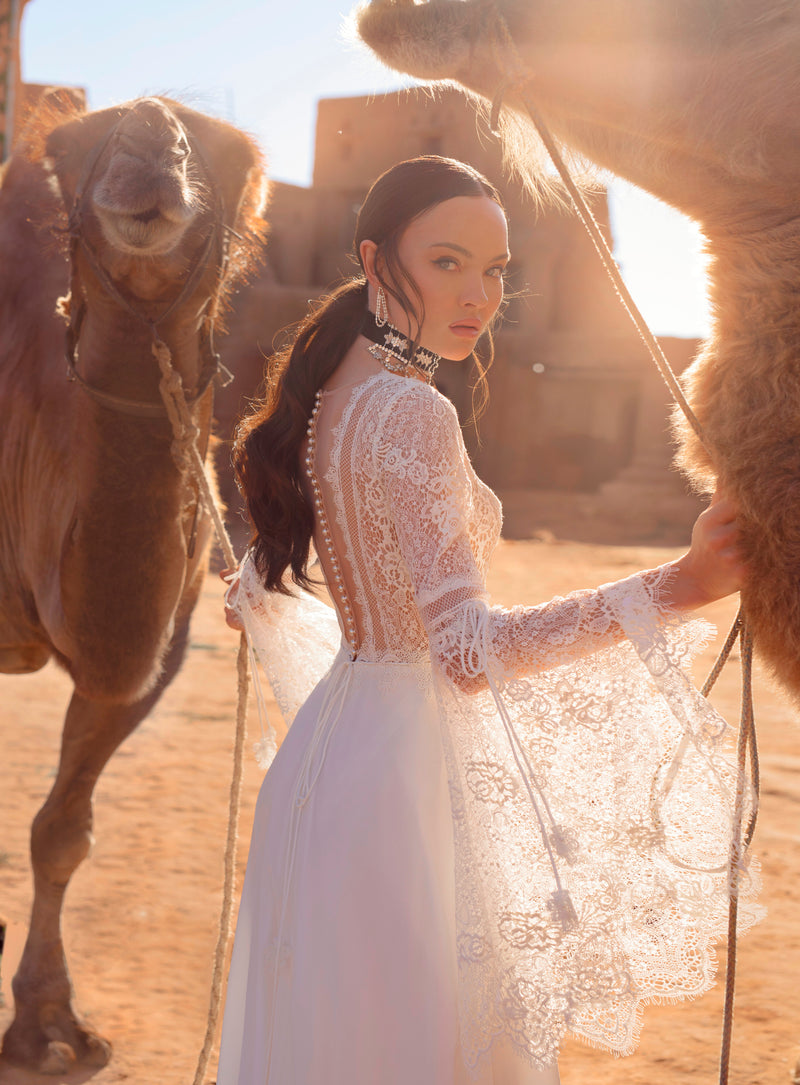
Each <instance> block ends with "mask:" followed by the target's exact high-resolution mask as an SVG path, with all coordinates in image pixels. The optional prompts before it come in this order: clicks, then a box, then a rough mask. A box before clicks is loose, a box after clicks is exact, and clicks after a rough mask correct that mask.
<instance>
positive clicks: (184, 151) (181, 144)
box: [170, 136, 191, 165]
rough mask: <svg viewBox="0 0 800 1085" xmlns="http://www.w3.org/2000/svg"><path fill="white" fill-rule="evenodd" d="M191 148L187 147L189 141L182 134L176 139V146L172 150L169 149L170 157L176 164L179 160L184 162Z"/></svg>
mask: <svg viewBox="0 0 800 1085" xmlns="http://www.w3.org/2000/svg"><path fill="white" fill-rule="evenodd" d="M190 151H191V148H190V147H189V141H188V139H186V138H185V136H182V137H181V138H180V139H179V140H178V146H177V147H175V148H174V150H172V151H170V158H171V159H172V161H173V162H174V163H175V164H176V165H177V164H178V163H179V162H184V161H185V160H186V159H187V158H188V157H189V153H190Z"/></svg>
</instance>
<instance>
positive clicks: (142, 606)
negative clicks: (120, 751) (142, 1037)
mask: <svg viewBox="0 0 800 1085" xmlns="http://www.w3.org/2000/svg"><path fill="white" fill-rule="evenodd" d="M69 108H70V107H69V106H68V103H67V101H66V99H56V100H53V99H52V98H51V100H50V101H49V102H47V103H46V104H45V106H44V107H43V108H42V110H41V111H40V112H39V114H38V115H37V117H36V118H35V119H34V120H33V121H32V122H31V124H30V125H29V127H28V129H27V132H26V135H25V138H24V141H23V145H22V146H21V147H20V148H19V149H18V151H17V152H16V153H15V155H14V156H13V157H12V159H11V161H10V163H9V165H8V167H7V169H6V171H5V174H4V176H3V179H2V188H0V246H1V247H2V251H3V257H4V258H3V260H2V263H0V403H2V411H3V417H4V423H3V426H2V429H1V430H0V525H2V526H1V527H0V569H2V576H1V577H0V670H2V671H4V672H6V673H23V672H26V671H33V670H37V669H38V668H40V667H42V666H43V665H44V664H45V663H46V662H47V661H48V659H51V658H53V659H55V660H56V661H57V662H58V663H60V664H61V665H62V666H63V667H65V668H66V669H67V671H68V672H69V674H70V676H71V677H72V679H73V682H74V685H75V690H74V693H73V696H72V699H71V701H70V704H69V708H68V710H67V716H66V721H65V725H64V734H63V743H62V748H61V758H60V762H59V767H58V773H57V776H56V780H55V783H54V784H53V788H52V791H51V792H50V794H49V796H48V798H47V800H46V802H45V803H44V806H43V807H42V809H41V810H40V811H39V813H38V814H37V816H36V819H35V821H34V824H33V830H32V836H31V855H32V863H33V874H34V890H35V893H34V902H33V910H32V915H31V922H30V929H29V934H28V939H27V942H26V945H25V949H24V953H23V957H22V961H21V963H20V967H19V970H18V972H17V974H16V976H15V977H14V981H13V990H14V999H15V1007H16V1014H15V1017H14V1020H13V1022H12V1024H11V1026H10V1028H9V1029H8V1031H7V1032H6V1035H5V1037H4V1040H3V1055H4V1056H5V1057H6V1058H7V1059H8V1060H10V1061H12V1062H17V1063H23V1064H26V1065H29V1066H32V1067H35V1068H38V1069H39V1070H42V1071H49V1072H62V1071H63V1070H64V1069H66V1068H67V1067H68V1066H69V1065H70V1064H71V1063H73V1062H74V1061H75V1060H76V1059H77V1060H79V1061H81V1060H83V1061H86V1062H87V1063H91V1064H102V1063H104V1062H105V1061H106V1060H107V1059H108V1057H109V1053H110V1047H109V1045H108V1044H107V1043H106V1041H104V1040H102V1039H101V1038H100V1037H98V1036H97V1035H95V1034H94V1033H93V1032H92V1031H91V1030H90V1029H88V1028H87V1027H86V1026H85V1025H84V1024H82V1023H81V1022H80V1020H79V1019H78V1017H77V1016H76V1014H75V1012H74V1010H73V1008H72V1005H71V1000H72V988H71V984H70V979H69V974H68V971H67V965H66V961H65V957H64V948H63V945H62V942H61V935H60V928H59V922H60V911H61V906H62V901H63V897H64V892H65V890H66V887H67V884H68V882H69V879H70V877H71V875H72V873H73V871H74V870H75V868H76V867H77V866H78V864H79V863H80V862H81V860H82V859H83V858H84V857H85V856H86V854H87V852H88V851H89V846H90V842H91V828H92V806H91V797H92V791H93V788H94V785H95V782H96V781H97V778H98V776H99V774H100V773H101V771H102V769H103V767H104V765H105V763H106V761H107V760H108V758H109V757H110V756H111V754H112V753H113V752H114V750H115V749H116V748H117V747H118V746H119V744H120V743H121V742H122V740H123V739H124V738H125V737H126V736H127V735H128V734H130V732H131V731H132V730H133V729H134V728H135V727H136V726H137V724H138V723H139V722H140V721H141V720H142V719H143V718H144V717H145V716H146V715H147V713H148V712H149V711H150V709H151V708H152V706H153V705H154V704H155V702H156V701H157V700H158V697H159V696H160V694H161V692H162V691H163V690H164V688H165V687H166V685H167V684H168V683H169V682H170V680H171V679H172V678H173V677H174V675H175V673H176V671H177V670H178V667H179V666H180V663H181V660H182V658H183V654H184V651H185V648H186V643H187V636H188V627H189V619H190V616H191V613H192V609H193V607H194V605H195V603H196V601H197V596H198V592H199V590H200V586H201V582H202V578H203V575H204V572H205V566H206V556H207V550H208V543H209V537H210V524H209V519H208V516H207V514H206V512H205V511H204V510H203V509H202V508H198V501H197V494H196V492H195V488H194V486H193V484H192V482H191V480H190V479H189V477H187V475H186V473H185V471H183V470H181V469H180V467H179V466H178V463H179V461H178V460H176V459H173V455H172V450H171V446H172V441H173V434H172V431H171V429H170V424H169V421H168V420H167V416H166V413H165V411H164V409H163V406H162V405H161V400H160V396H159V370H158V365H157V363H156V359H155V356H154V353H153V350H152V347H153V344H154V340H155V338H156V336H157V337H158V339H160V340H161V342H163V343H164V344H166V346H167V347H168V349H169V352H170V353H171V356H172V364H173V366H174V368H175V370H176V371H177V372H178V373H179V374H180V377H181V378H182V381H183V386H184V388H185V391H186V396H187V398H188V400H189V401H190V404H191V413H192V418H193V421H194V423H195V425H196V426H197V428H198V430H199V443H200V448H201V449H204V447H205V444H206V443H207V440H208V435H209V429H210V424H211V413H212V401H213V385H214V378H215V375H216V372H217V368H218V363H217V357H216V354H215V352H214V350H213V339H212V331H213V325H214V321H215V319H216V318H218V316H219V313H220V308H221V306H222V305H223V303H224V299H225V295H226V293H227V292H228V291H229V290H230V287H231V285H232V284H233V282H234V281H235V280H236V279H237V277H241V275H242V274H243V273H244V272H246V270H247V268H248V266H249V265H250V264H251V263H252V261H253V259H254V254H255V252H256V251H257V250H258V249H259V248H260V237H259V230H260V228H259V225H258V224H259V223H260V222H261V221H262V220H261V218H260V210H261V207H262V204H263V196H264V175H263V171H262V167H261V161H260V155H259V152H258V151H257V149H256V148H255V146H254V145H253V143H252V142H251V141H250V140H249V139H248V138H247V137H246V136H244V135H243V134H242V133H240V132H239V131H237V130H236V129H235V128H233V127H231V126H230V125H228V124H225V123H223V122H220V121H216V120H211V119H210V118H208V117H205V116H202V115H201V114H199V113H196V112H194V111H193V110H191V109H187V108H185V107H184V106H182V105H180V104H178V103H176V102H172V101H170V100H168V99H164V98H145V99H140V100H138V101H135V102H132V103H129V104H127V105H124V106H120V107H115V108H113V109H106V110H103V111H100V112H96V113H89V114H82V115H81V114H78V113H76V112H71V113H68V115H65V110H67V111H68V110H69ZM54 227H55V230H54ZM59 227H62V228H63V227H67V229H66V230H63V229H62V230H61V231H59ZM59 234H60V236H61V238H62V240H61V241H60V242H59V240H58V239H57V238H58V236H59ZM54 237H55V238H56V239H55V240H54ZM64 238H66V239H67V240H66V242H65V241H64V240H63V239H64ZM66 247H68V248H69V252H65V251H64V250H65V248H66ZM70 288H71V293H70V297H69V299H68V300H65V299H62V302H61V305H60V310H61V313H62V314H63V313H66V314H67V315H68V317H69V333H70V334H69V340H70V344H71V345H70V346H69V347H68V351H67V353H68V356H69V359H70V361H69V365H70V367H74V368H73V370H72V374H71V375H72V376H73V379H72V380H71V381H70V380H68V378H67V371H66V370H67V366H66V365H65V359H64V338H65V324H64V317H63V315H60V314H57V312H56V308H57V299H59V297H60V296H61V295H65V294H66V293H67V291H68V289H70ZM73 346H74V349H73Z"/></svg>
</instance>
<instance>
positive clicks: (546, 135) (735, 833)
mask: <svg viewBox="0 0 800 1085" xmlns="http://www.w3.org/2000/svg"><path fill="white" fill-rule="evenodd" d="M492 9H493V14H494V20H495V27H494V29H495V31H496V36H495V38H494V41H493V50H494V54H495V60H496V62H497V66H498V69H499V71H501V72H506V71H507V72H509V74H508V75H507V76H506V77H505V78H504V79H503V80H502V81H501V83H500V85H499V86H498V88H497V91H496V92H495V96H494V99H493V101H492V105H491V118H490V127H491V129H492V131H493V132H495V133H497V131H498V128H499V120H500V110H501V108H502V105H503V98H504V96H505V94H506V93H507V92H508V91H509V90H513V91H514V93H515V95H516V96H517V98H518V99H519V100H520V101H521V103H522V105H523V106H524V108H525V110H526V111H527V113H528V115H529V117H530V119H531V122H532V123H533V126H534V128H535V129H536V131H537V133H538V135H539V137H540V139H541V140H542V143H543V144H544V146H545V149H546V150H547V153H548V154H549V156H550V159H551V161H552V163H553V165H554V166H555V168H556V170H557V172H558V174H559V176H560V178H561V180H562V182H563V184H564V187H565V188H566V190H567V192H568V193H569V197H570V200H571V202H572V205H573V207H574V209H575V212H576V213H577V215H578V217H579V219H580V220H581V222H582V223H583V226H584V227H585V229H586V231H587V233H588V234H589V237H590V238H591V240H592V244H593V245H594V247H595V249H596V251H597V254H598V256H599V257H600V260H601V262H602V264H603V267H604V268H605V270H606V272H607V273H608V275H609V277H610V279H611V281H612V283H613V285H614V289H615V290H616V293H617V296H618V297H619V299H620V302H621V303H622V305H623V306H624V308H625V309H626V311H627V313H628V315H629V316H630V318H631V320H632V321H633V324H634V325H635V327H636V330H637V331H638V332H639V335H640V336H641V337H642V339H643V340H644V343H645V345H646V347H647V349H648V351H649V352H650V356H651V357H652V359H653V361H654V362H655V364H656V367H657V369H658V371H659V373H660V374H661V376H662V378H663V380H664V382H665V383H666V385H667V387H668V388H669V390H670V392H671V394H672V396H673V399H674V400H675V402H676V403H677V404H678V406H679V407H680V409H681V411H682V412H683V414H684V416H685V418H686V420H687V421H688V423H689V425H690V426H691V427H692V429H693V431H694V433H695V434H696V436H697V438H698V439H699V441H700V442H701V444H702V445H703V446H704V447H705V449H706V451H708V452H709V454H710V453H711V452H712V449H711V446H710V442H709V440H708V437H707V435H706V434H705V432H704V431H703V427H702V426H701V424H700V422H699V421H698V419H697V416H696V415H695V413H694V411H693V410H692V408H691V406H690V405H689V403H688V401H687V399H686V396H685V395H684V393H683V389H682V388H681V386H680V383H679V382H678V380H677V378H676V376H675V374H674V373H673V371H672V368H671V366H670V364H669V362H668V361H667V358H666V355H665V354H664V351H663V350H662V348H661V345H660V343H659V342H658V340H657V339H656V337H655V336H654V335H653V333H652V331H651V330H650V328H649V327H648V325H647V322H646V321H645V319H644V317H643V316H642V314H641V312H640V311H639V308H638V306H637V305H636V302H635V301H634V300H633V297H632V296H631V293H630V291H629V290H628V287H627V286H626V284H625V282H624V280H623V278H622V275H621V273H620V270H619V267H618V266H617V263H616V261H615V260H614V257H613V255H612V253H611V250H610V248H609V246H608V242H607V241H606V239H605V236H604V235H603V232H602V230H601V229H600V226H599V225H598V223H597V220H596V219H595V217H594V215H593V214H592V212H591V210H590V208H589V206H588V204H587V203H586V200H585V199H584V198H583V196H582V194H581V192H580V190H579V189H578V187H577V186H576V184H575V182H574V180H573V179H572V176H571V174H570V172H569V170H568V169H567V166H566V164H565V163H564V160H563V157H562V155H561V152H560V151H559V149H558V145H557V143H556V141H555V139H554V138H553V136H552V134H551V132H550V130H549V128H548V126H547V124H546V123H545V121H544V119H543V118H542V116H541V114H540V113H539V110H538V108H537V107H536V103H535V102H534V100H533V96H532V95H531V94H530V92H529V91H528V90H527V89H526V88H527V87H528V86H529V84H530V83H531V82H532V80H533V78H534V77H533V73H532V72H531V71H530V69H529V68H528V67H527V66H526V65H525V64H524V63H523V61H522V58H521V56H520V54H519V51H518V50H517V47H516V44H515V42H514V40H513V38H512V36H511V32H510V30H509V28H508V24H507V23H506V20H505V18H504V16H503V15H502V13H501V12H500V11H499V10H498V8H497V5H496V2H493V3H492ZM509 60H510V63H509ZM737 640H739V641H740V657H741V668H742V701H741V715H740V720H739V732H738V739H737V748H736V756H737V766H738V770H739V772H738V780H737V786H736V794H735V797H734V809H733V818H732V832H731V842H730V852H729V858H728V864H727V870H728V944H727V955H726V969H725V1005H724V1009H723V1022H722V1041H721V1045H720V1062H719V1085H727V1083H728V1076H729V1069H730V1050H731V1039H732V1034H733V1004H734V994H735V979H736V927H737V919H738V908H739V878H740V873H741V870H742V867H743V861H744V858H745V855H746V852H747V849H748V847H749V846H750V843H751V841H752V839H753V834H754V832H755V827H756V820H757V816H758V797H759V760H758V741H757V737H756V726H755V717H754V710H753V689H752V665H753V638H752V634H751V632H750V630H749V628H748V626H747V623H746V620H745V613H744V608H743V607H742V606H741V605H740V607H739V612H738V614H737V616H736V619H735V621H734V623H733V626H732V627H731V630H730V632H729V634H728V637H727V639H726V641H725V644H724V646H723V648H722V651H721V652H720V654H719V656H718V658H717V661H716V663H715V664H714V666H713V667H712V669H711V672H710V673H709V675H708V678H707V679H706V681H705V683H704V684H703V687H702V690H701V693H702V695H703V696H704V697H706V696H708V694H709V692H710V691H711V688H712V686H713V685H714V683H715V682H716V680H717V678H718V677H719V675H720V673H721V671H722V668H723V667H724V665H725V663H726V661H727V659H728V657H729V655H730V653H731V650H732V649H733V646H734V644H735V643H736V641H737ZM748 753H749V755H750V785H751V794H752V809H751V811H750V816H749V820H748V823H747V827H746V829H745V830H744V833H743V832H742V824H743V821H744V811H745V805H746V802H745V785H744V780H745V776H746V772H747V758H748Z"/></svg>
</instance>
